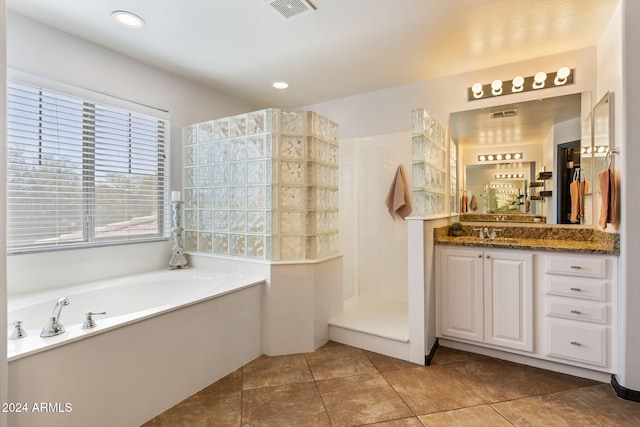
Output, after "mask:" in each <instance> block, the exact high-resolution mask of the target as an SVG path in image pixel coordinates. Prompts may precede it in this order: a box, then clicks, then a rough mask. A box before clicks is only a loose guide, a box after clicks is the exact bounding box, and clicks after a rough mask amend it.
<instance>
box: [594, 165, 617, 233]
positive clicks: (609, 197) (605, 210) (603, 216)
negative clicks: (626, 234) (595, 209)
mask: <svg viewBox="0 0 640 427" xmlns="http://www.w3.org/2000/svg"><path fill="white" fill-rule="evenodd" d="M598 186H599V187H600V195H601V199H600V221H599V225H600V227H602V229H603V230H604V229H606V228H607V224H615V223H616V191H615V190H616V187H615V182H614V176H613V172H612V171H611V169H603V170H601V171H600V173H599V174H598Z"/></svg>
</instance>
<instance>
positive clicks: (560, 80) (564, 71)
mask: <svg viewBox="0 0 640 427" xmlns="http://www.w3.org/2000/svg"><path fill="white" fill-rule="evenodd" d="M569 74H571V70H570V69H569V68H568V67H562V68H560V69H559V70H558V72H557V73H556V78H555V79H554V80H553V82H554V83H555V84H556V85H558V86H560V85H563V84H565V83H566V82H567V77H569Z"/></svg>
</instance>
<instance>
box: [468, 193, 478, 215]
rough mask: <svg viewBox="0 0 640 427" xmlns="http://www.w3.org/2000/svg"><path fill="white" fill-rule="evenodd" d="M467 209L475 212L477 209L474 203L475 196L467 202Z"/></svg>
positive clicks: (476, 203) (476, 204)
mask: <svg viewBox="0 0 640 427" xmlns="http://www.w3.org/2000/svg"><path fill="white" fill-rule="evenodd" d="M469 209H471V210H472V211H475V210H477V209H478V202H476V196H475V195H472V196H471V200H470V201H469Z"/></svg>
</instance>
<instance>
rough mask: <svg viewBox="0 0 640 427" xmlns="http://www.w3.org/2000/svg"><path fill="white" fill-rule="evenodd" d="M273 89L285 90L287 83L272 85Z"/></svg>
mask: <svg viewBox="0 0 640 427" xmlns="http://www.w3.org/2000/svg"><path fill="white" fill-rule="evenodd" d="M273 87H275V88H276V89H286V88H288V87H289V83H287V82H275V83H274V84H273Z"/></svg>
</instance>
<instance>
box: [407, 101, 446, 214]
mask: <svg viewBox="0 0 640 427" xmlns="http://www.w3.org/2000/svg"><path fill="white" fill-rule="evenodd" d="M446 141H447V139H446V129H445V128H444V127H443V126H441V125H440V124H439V123H438V122H437V121H435V120H434V119H433V118H432V117H431V116H430V115H429V113H427V112H426V111H425V110H423V109H417V110H413V111H412V126H411V165H412V173H413V187H412V196H413V213H412V214H413V215H423V216H430V215H439V214H446V213H447V207H448V206H447V202H448V200H447V195H446V193H447V187H446V185H447V176H448V174H449V170H448V169H449V168H448V166H449V165H448V163H447V151H446V150H447V148H446Z"/></svg>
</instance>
